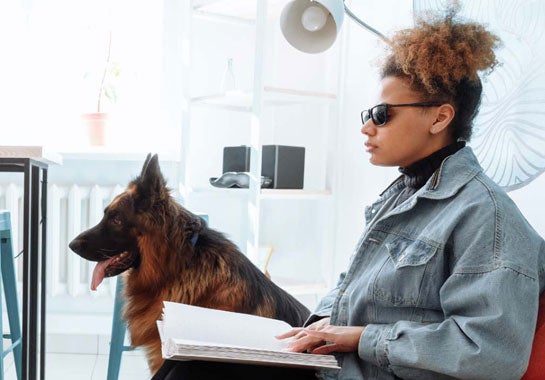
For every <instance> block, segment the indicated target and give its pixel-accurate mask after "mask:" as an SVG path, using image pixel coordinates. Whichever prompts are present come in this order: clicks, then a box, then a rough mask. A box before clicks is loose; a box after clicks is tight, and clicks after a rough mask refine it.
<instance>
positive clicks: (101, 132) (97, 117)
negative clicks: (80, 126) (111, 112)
mask: <svg viewBox="0 0 545 380" xmlns="http://www.w3.org/2000/svg"><path fill="white" fill-rule="evenodd" d="M81 118H82V120H83V123H84V125H85V127H86V128H87V136H88V139H89V144H90V145H93V146H102V145H104V143H105V141H106V139H105V134H106V125H107V123H108V114H107V113H104V112H95V113H85V114H83V115H81Z"/></svg>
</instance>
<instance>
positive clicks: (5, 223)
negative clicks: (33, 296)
mask: <svg viewBox="0 0 545 380" xmlns="http://www.w3.org/2000/svg"><path fill="white" fill-rule="evenodd" d="M12 244H13V242H12V240H11V218H10V213H9V211H0V256H1V258H0V266H1V270H0V276H1V281H0V294H1V292H2V289H1V287H2V286H3V287H4V295H5V300H6V309H7V312H8V320H9V331H10V333H9V334H2V337H3V338H4V339H11V345H10V346H9V347H6V348H4V341H3V339H0V352H1V353H2V358H1V360H0V379H4V358H5V357H6V355H7V354H9V353H10V352H13V359H14V361H15V371H16V373H17V379H19V380H21V379H22V376H21V368H22V364H23V361H22V360H23V359H22V355H23V350H22V346H21V344H22V343H21V342H22V339H21V322H20V319H19V303H18V301H17V280H16V278H15V262H14V260H13V246H12ZM1 311H2V303H1V302H0V330H1V331H2V333H3V332H4V326H3V322H2V318H1V317H2V313H1Z"/></svg>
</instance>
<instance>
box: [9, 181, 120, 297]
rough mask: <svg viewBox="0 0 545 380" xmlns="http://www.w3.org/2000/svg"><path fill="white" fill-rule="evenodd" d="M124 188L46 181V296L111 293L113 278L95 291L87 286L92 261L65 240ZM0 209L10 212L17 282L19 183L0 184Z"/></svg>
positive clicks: (19, 267)
mask: <svg viewBox="0 0 545 380" xmlns="http://www.w3.org/2000/svg"><path fill="white" fill-rule="evenodd" d="M123 190H124V187H121V186H119V185H116V186H97V185H95V186H80V185H77V184H72V185H69V186H60V185H56V184H50V185H49V186H48V190H47V295H48V298H50V297H52V298H56V297H59V296H63V297H61V298H65V297H66V296H71V297H74V298H75V297H82V296H92V297H100V296H105V297H112V296H113V295H114V294H115V281H114V280H113V279H106V280H105V281H104V283H103V284H102V285H101V286H100V287H99V288H98V291H97V292H91V291H90V290H89V285H90V280H91V275H92V271H93V268H94V265H95V264H94V263H90V262H88V261H86V260H84V259H82V258H80V257H79V256H78V255H76V254H75V253H74V252H72V250H71V249H70V248H69V247H68V244H69V242H70V241H71V240H72V239H73V238H74V237H75V236H77V235H78V234H79V233H80V232H81V231H83V230H85V229H87V228H89V227H92V226H94V225H95V224H96V223H98V222H99V221H100V219H101V218H102V215H103V211H104V208H105V207H106V205H108V204H109V203H110V202H111V200H112V199H113V198H114V197H115V196H116V195H117V194H119V193H121V192H122V191H123ZM0 209H5V210H8V211H10V212H11V224H12V239H13V242H14V243H13V248H14V250H15V255H16V256H17V258H16V261H15V263H16V266H17V273H18V277H19V286H20V285H21V281H20V279H21V276H22V264H23V261H22V255H19V253H20V252H22V249H23V237H22V234H23V220H22V217H23V186H22V185H21V184H16V183H8V184H0Z"/></svg>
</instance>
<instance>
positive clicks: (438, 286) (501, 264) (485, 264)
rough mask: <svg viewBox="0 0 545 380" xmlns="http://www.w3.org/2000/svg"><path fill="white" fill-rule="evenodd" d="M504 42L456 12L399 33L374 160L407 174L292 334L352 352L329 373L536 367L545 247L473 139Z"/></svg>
mask: <svg viewBox="0 0 545 380" xmlns="http://www.w3.org/2000/svg"><path fill="white" fill-rule="evenodd" d="M498 43H499V41H498V39H497V37H495V36H494V35H493V34H491V33H489V32H487V31H486V30H485V29H484V28H483V27H482V26H481V25H478V24H473V23H459V22H457V21H456V20H455V18H454V14H453V13H451V14H449V16H448V17H447V18H446V19H444V20H440V21H437V20H435V21H433V20H432V21H430V22H424V21H421V22H419V23H418V25H417V26H416V27H414V28H412V29H409V30H405V31H401V32H399V33H397V34H396V35H395V36H394V38H393V40H392V47H391V48H392V54H391V55H390V56H389V57H388V58H387V60H386V62H385V64H384V66H383V69H382V81H381V94H380V99H379V101H378V105H376V106H374V107H372V108H371V109H369V110H364V111H363V112H362V122H363V127H362V133H363V134H364V136H365V137H366V141H365V147H366V148H367V151H368V152H369V153H370V155H371V159H370V161H371V163H373V164H375V165H384V166H399V167H400V171H401V173H402V175H401V177H400V178H398V179H397V180H396V181H394V183H393V184H392V185H390V186H389V187H388V188H387V189H386V190H385V191H384V192H383V193H382V194H381V197H380V198H379V200H378V201H377V202H376V203H375V204H373V205H372V206H370V207H369V208H367V210H366V220H367V228H366V230H365V232H364V234H363V235H362V237H361V239H360V241H359V243H358V246H357V248H356V252H355V254H354V256H353V257H352V259H351V264H350V268H349V269H348V271H347V272H346V273H343V274H342V275H341V278H340V281H339V282H338V285H337V287H336V288H335V289H334V290H333V291H332V292H331V293H330V294H329V295H328V296H326V297H325V298H324V299H323V300H322V301H321V302H320V304H319V305H318V308H317V310H316V311H315V313H314V314H313V315H312V316H311V318H310V320H309V322H310V323H311V324H310V326H309V327H307V328H306V329H295V330H293V331H291V332H289V333H287V334H285V335H283V336H281V337H280V338H287V337H290V336H295V337H296V338H297V340H295V341H294V342H293V343H291V349H292V350H293V351H311V352H313V353H317V354H326V353H339V352H340V353H341V354H340V355H338V358H339V364H340V365H341V366H342V370H341V371H340V372H338V373H324V374H323V376H324V378H327V379H330V378H331V379H394V378H403V379H443V378H445V379H446V378H466V379H469V378H471V379H517V378H520V377H521V376H522V375H523V374H524V372H525V369H526V366H527V363H528V358H529V355H530V348H531V343H532V339H533V334H534V329H535V323H536V316H537V307H538V297H539V294H540V293H541V292H542V291H543V289H544V286H545V285H544V283H545V276H544V275H545V242H544V241H543V239H542V238H541V237H540V236H539V235H538V234H537V233H536V232H535V231H534V230H533V229H532V228H531V226H530V225H529V224H528V223H527V221H526V220H525V219H524V217H523V216H522V215H521V214H520V212H519V210H518V209H517V207H516V206H515V205H514V204H513V202H512V201H511V200H510V199H509V197H508V196H507V195H506V194H505V192H504V191H502V189H500V188H499V187H498V186H497V185H496V184H495V183H493V182H492V181H491V180H490V179H489V178H488V177H486V175H485V174H484V173H483V171H482V169H481V167H480V166H479V164H478V162H477V159H476V158H475V156H474V154H473V152H472V150H471V148H469V147H466V146H465V141H467V140H468V139H469V138H470V136H471V124H472V121H473V119H474V117H475V115H476V113H477V110H478V106H479V103H480V99H481V92H482V86H481V82H480V80H479V77H478V75H477V72H478V71H481V70H490V69H492V68H493V67H494V65H495V64H496V59H495V55H494V52H493V49H494V48H495V47H496V46H497V45H498ZM307 324H308V323H307ZM325 342H327V343H325Z"/></svg>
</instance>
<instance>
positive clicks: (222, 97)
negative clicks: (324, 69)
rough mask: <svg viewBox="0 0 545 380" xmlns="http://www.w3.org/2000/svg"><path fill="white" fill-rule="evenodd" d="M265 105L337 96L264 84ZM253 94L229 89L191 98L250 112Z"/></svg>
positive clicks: (203, 103)
mask: <svg viewBox="0 0 545 380" xmlns="http://www.w3.org/2000/svg"><path fill="white" fill-rule="evenodd" d="M263 97H264V99H263V100H264V103H265V105H271V106H288V105H295V104H308V103H324V102H325V103H328V102H332V101H335V100H336V99H337V96H336V95H335V94H333V93H328V92H319V91H309V90H298V89H292V88H280V87H270V86H265V87H264V88H263ZM252 102H253V94H252V92H250V91H229V92H225V93H217V94H210V95H204V96H198V97H193V98H191V103H192V104H195V105H202V106H208V107H213V108H219V109H225V110H231V111H238V112H251V111H252V105H253V104H252Z"/></svg>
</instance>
